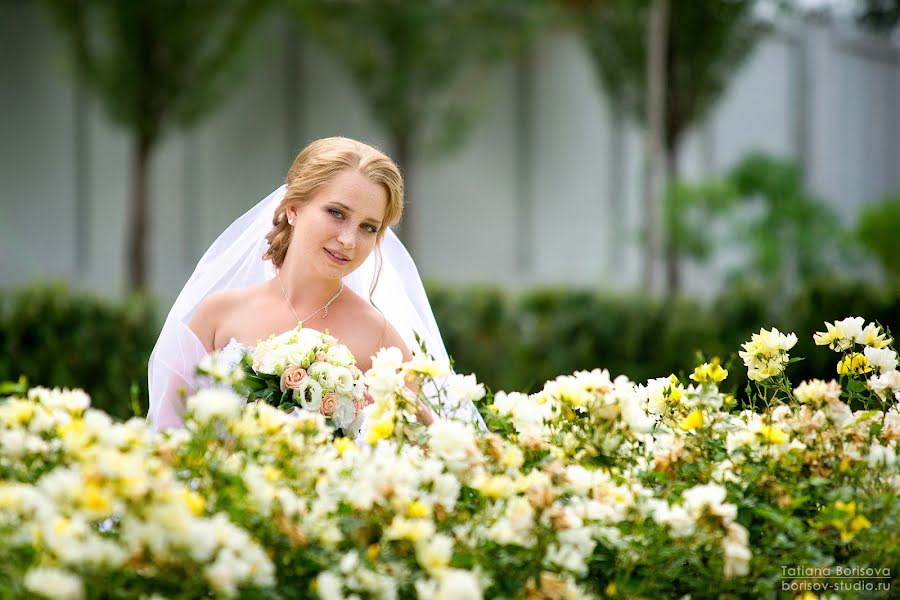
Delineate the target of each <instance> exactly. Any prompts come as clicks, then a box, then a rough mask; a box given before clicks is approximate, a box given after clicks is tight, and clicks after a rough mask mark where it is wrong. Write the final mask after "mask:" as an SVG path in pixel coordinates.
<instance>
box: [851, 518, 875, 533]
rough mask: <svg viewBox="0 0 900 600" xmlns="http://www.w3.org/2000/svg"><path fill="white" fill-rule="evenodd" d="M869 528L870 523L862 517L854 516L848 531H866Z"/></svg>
mask: <svg viewBox="0 0 900 600" xmlns="http://www.w3.org/2000/svg"><path fill="white" fill-rule="evenodd" d="M871 526H872V523H871V522H869V520H868V519H867V518H865V517H864V516H862V515H856V516H855V517H853V519H852V520H851V521H850V529H851V530H852V531H862V530H863V529H868V528H869V527H871Z"/></svg>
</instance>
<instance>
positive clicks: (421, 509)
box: [406, 500, 431, 518]
mask: <svg viewBox="0 0 900 600" xmlns="http://www.w3.org/2000/svg"><path fill="white" fill-rule="evenodd" d="M430 514H431V510H430V509H429V508H428V506H427V505H425V504H422V503H421V502H419V501H418V500H413V501H412V502H410V503H409V505H407V507H406V516H408V517H412V518H419V517H427V516H429V515H430Z"/></svg>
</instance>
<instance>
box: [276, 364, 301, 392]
mask: <svg viewBox="0 0 900 600" xmlns="http://www.w3.org/2000/svg"><path fill="white" fill-rule="evenodd" d="M305 380H306V369H304V368H303V367H290V368H288V369H285V370H284V373H282V374H281V391H282V392H283V391H285V390H296V389H297V388H299V387H300V385H301V384H302V383H303V382H304V381H305Z"/></svg>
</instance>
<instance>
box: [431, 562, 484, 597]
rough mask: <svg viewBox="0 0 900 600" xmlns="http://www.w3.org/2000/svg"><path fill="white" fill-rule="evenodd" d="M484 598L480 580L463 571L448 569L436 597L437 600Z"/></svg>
mask: <svg viewBox="0 0 900 600" xmlns="http://www.w3.org/2000/svg"><path fill="white" fill-rule="evenodd" d="M482 597H483V595H482V592H481V586H480V585H478V580H477V579H475V576H474V575H473V574H472V573H470V572H469V571H463V570H462V569H447V571H445V572H444V574H443V576H442V577H441V581H440V584H439V587H438V590H437V594H436V595H435V598H436V600H481V598H482Z"/></svg>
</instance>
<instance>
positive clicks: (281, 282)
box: [275, 271, 344, 323]
mask: <svg viewBox="0 0 900 600" xmlns="http://www.w3.org/2000/svg"><path fill="white" fill-rule="evenodd" d="M275 275H276V276H277V277H278V285H280V286H281V293H282V294H284V300H285V302H287V305H288V308H290V309H291V312H292V313H294V316H295V317H296V318H297V322H298V323H303V321H309V320H310V319H312V318H313V317H314V316H316V315H317V314H319V313H320V312H322V311H323V310H324V311H325V314H323V315H322V318H323V319H324V318H326V317H327V316H328V307H329V306H331V303H332V302H334V301H335V300H337V298H338V296H340V295H341V292H343V291H344V282H343V281H341V289H339V290H338V291H337V294H335V295H334V296H332V297H331V300H329V301H328V302H326V303H325V306H323V307H322V308H320V309H319V310H317V311H315V312H314V313H312V314H311V315H309V316H308V317H306V318H305V319H301V318H300V317H299V316H298V315H297V311H296V310H294V305H293V304H292V303H291V299H290V298H288V295H287V292H286V291H285V290H284V282H283V281H281V272H280V271H275Z"/></svg>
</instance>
